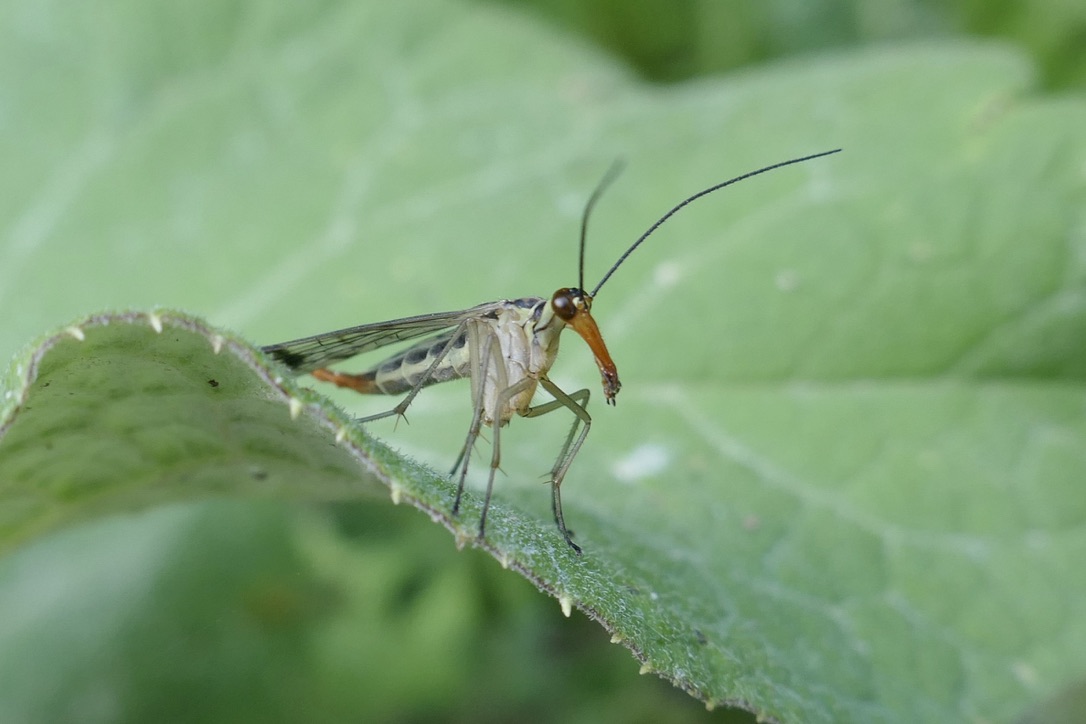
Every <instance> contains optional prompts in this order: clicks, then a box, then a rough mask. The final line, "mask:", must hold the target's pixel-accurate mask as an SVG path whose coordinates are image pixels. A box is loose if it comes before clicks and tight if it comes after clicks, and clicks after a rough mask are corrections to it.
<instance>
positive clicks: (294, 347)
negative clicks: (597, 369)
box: [262, 302, 503, 374]
mask: <svg viewBox="0 0 1086 724" xmlns="http://www.w3.org/2000/svg"><path fill="white" fill-rule="evenodd" d="M502 304H503V302H487V303H486V304H480V305H478V306H475V307H472V308H471V309H461V310H458V311H455V312H437V313H434V314H421V315H419V316H417V317H404V318H403V319H393V320H390V321H388V322H375V323H373V324H362V325H359V326H357V327H349V328H347V329H340V330H337V331H335V332H325V333H324V334H317V335H314V336H312V337H303V338H302V339H295V340H292V341H290V342H282V343H280V344H272V345H268V346H267V347H263V348H262V349H263V351H264V353H265V354H268V355H270V356H272V357H274V358H275V359H277V360H279V361H280V362H282V363H283V364H285V365H286V366H288V367H290V368H291V369H292V370H294V371H295V372H297V373H298V374H305V373H307V372H312V371H313V370H316V369H320V368H322V367H327V366H328V365H330V364H333V363H335V362H340V361H342V360H345V359H349V358H351V357H355V356H357V355H360V354H363V353H364V352H370V351H372V350H375V349H379V348H381V347H384V346H386V345H390V344H395V343H397V342H403V341H406V340H409V339H415V338H417V337H423V336H425V335H427V334H433V333H436V332H440V331H441V330H443V329H449V328H451V327H455V326H456V325H458V324H460V322H462V321H464V320H465V319H471V318H474V317H479V316H482V315H485V314H488V313H491V312H494V311H495V310H497V309H499V308H500V307H501V306H502Z"/></svg>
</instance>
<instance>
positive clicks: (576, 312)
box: [263, 149, 841, 554]
mask: <svg viewBox="0 0 1086 724" xmlns="http://www.w3.org/2000/svg"><path fill="white" fill-rule="evenodd" d="M840 150H841V149H835V150H833V151H824V152H822V153H817V154H813V155H810V156H803V157H802V158H793V159H791V160H788V161H782V162H780V163H775V164H773V165H771V166H766V167H764V168H760V169H758V170H757V171H750V172H748V173H745V174H743V175H741V176H737V177H735V178H733V179H729V180H728V181H724V182H721V183H718V184H716V185H715V186H710V187H709V188H707V189H704V190H702V191H699V192H698V193H696V194H694V195H693V196H690V197H688V198H686V199H685V200H683V201H682V202H680V203H678V204H676V205H675V206H674V207H673V208H672V209H671V210H670V211H668V212H667V213H666V214H664V215H663V216H661V217H660V218H659V219H658V220H657V221H656V223H654V224H653V225H652V226H650V227H649V229H648V230H647V231H646V232H645V233H644V234H642V235H641V236H640V237H639V238H638V239H637V241H635V242H634V243H633V244H632V245H630V247H629V248H628V249H627V250H626V251H625V252H624V253H623V254H622V256H620V257H619V258H618V261H616V262H615V263H614V265H612V266H611V268H610V269H609V270H608V271H607V273H606V274H604V275H603V278H602V279H601V280H600V281H599V283H598V284H596V286H595V288H594V289H593V290H592V291H591V292H589V291H585V286H584V258H585V238H586V236H587V230H588V218H589V215H590V214H591V212H592V208H593V206H595V204H596V201H597V200H598V199H599V197H600V195H601V194H602V193H603V191H604V190H605V189H606V187H607V186H608V185H609V184H610V183H611V181H613V180H614V178H615V176H616V175H617V172H618V164H615V165H614V166H612V168H611V169H610V170H609V171H608V172H607V174H606V175H605V176H604V178H603V180H602V181H601V182H600V183H599V185H598V186H597V187H596V189H595V191H593V193H592V195H591V196H590V197H589V199H588V203H587V204H586V205H585V209H584V214H583V215H582V217H581V239H580V255H579V269H578V282H577V286H576V287H565V288H562V289H559V290H558V291H556V292H555V293H554V294H553V295H551V297H550V298H549V299H545V298H543V297H523V298H521V299H513V300H504V299H503V300H501V301H497V302H486V303H484V304H479V305H478V306H475V307H471V308H470V309H464V310H460V311H454V312H438V313H436V314H423V315H419V316H417V317H405V318H403V319H393V320H391V321H388V322H377V323H376V324H363V325H361V326H358V327H351V328H349V329H341V330H339V331H336V332H327V333H325V334H318V335H315V336H313V337H305V338H303V339H297V340H294V341H291V342H283V343H282V344H273V345H270V346H268V347H264V348H263V350H264V352H265V353H267V354H268V355H270V356H271V357H273V358H274V359H276V360H278V361H280V362H282V363H283V364H285V365H286V366H287V367H289V368H290V369H291V371H292V372H293V373H295V374H306V373H308V374H310V375H312V376H313V377H315V378H316V379H318V380H321V381H324V382H331V383H332V384H334V385H338V386H339V387H346V388H349V389H352V390H354V391H356V392H360V393H363V394H379V395H399V394H404V398H403V399H402V400H401V401H400V403H399V404H398V405H396V406H395V407H393V408H392V409H391V410H387V411H385V412H381V413H378V414H376V415H370V416H368V417H362V418H360V419H359V420H358V422H360V423H366V422H372V421H374V420H379V419H382V418H385V417H392V416H397V417H402V416H403V415H404V413H405V412H406V411H407V408H408V407H409V406H410V405H411V401H412V400H414V399H415V396H416V395H417V394H418V393H419V391H421V390H422V388H424V387H426V386H428V385H434V384H437V383H439V382H446V381H448V380H454V379H460V378H463V377H467V378H469V379H470V380H471V396H472V410H473V415H472V419H471V425H470V426H469V428H468V434H467V439H466V440H465V441H464V446H463V448H461V450H460V455H459V456H458V457H457V459H456V463H455V464H454V465H453V467H452V470H451V472H450V475H455V474H456V473H457V469H458V468H459V482H458V484H457V488H456V498H455V501H454V502H453V508H452V510H453V514H456V513H458V512H459V510H460V501H461V498H462V496H463V494H464V480H465V478H466V476H467V472H468V462H469V459H470V457H471V451H472V450H473V449H474V446H475V441H476V440H477V439H478V437H479V432H480V429H481V428H482V427H483V426H484V425H485V426H488V427H491V428H493V436H494V440H493V444H492V446H491V456H490V474H489V477H488V479H487V484H486V497H485V498H484V499H483V511H482V513H481V516H480V519H479V538H480V539H482V538H483V536H484V533H485V530H486V514H487V510H488V508H489V506H490V496H491V492H492V491H493V488H494V474H495V472H496V471H497V470H498V465H499V463H500V460H501V446H500V436H501V428H502V427H503V426H504V425H506V424H507V423H508V422H509V421H510V420H511V419H512V418H513V416H514V415H519V416H521V417H539V416H540V415H545V414H547V413H548V412H552V411H554V410H558V409H562V408H565V409H567V410H569V411H570V412H571V413H572V414H573V425H572V427H570V430H569V434H568V435H566V439H565V442H564V443H563V444H562V447H561V450H560V451H559V453H558V458H557V460H555V463H554V467H552V468H551V471H550V485H551V492H552V496H551V505H552V510H553V513H554V521H555V523H556V524H557V525H558V530H559V531H560V532H561V533H562V537H563V538H564V539H565V541H566V543H568V544H569V546H570V547H571V548H572V549H573V550H574V551H576V553H577V554H580V553H581V548H580V546H578V545H577V544H576V543H574V542H573V538H572V534H571V533H570V531H569V529H568V528H567V527H566V524H565V520H564V519H563V517H562V499H561V487H562V480H563V479H564V478H565V477H566V472H567V471H568V470H569V466H570V463H572V462H573V459H574V458H575V457H576V456H577V452H578V451H579V450H580V449H581V445H582V444H583V443H584V441H585V437H587V435H588V430H589V428H590V427H591V424H592V418H591V417H590V416H589V414H588V411H587V409H586V408H587V406H588V396H589V391H588V389H587V388H586V389H583V390H578V391H576V392H573V393H567V392H564V391H563V390H562V389H561V388H559V387H558V385H556V384H555V383H554V382H552V381H551V380H550V378H549V377H548V376H547V373H548V372H549V371H550V368H551V365H553V364H554V360H555V358H556V357H557V355H558V338H559V337H560V336H561V333H562V330H564V329H565V328H566V327H570V328H572V329H573V331H574V332H576V333H577V334H578V335H580V337H581V338H582V339H584V341H585V342H586V343H587V344H588V346H589V348H590V349H591V351H592V354H593V355H594V356H595V358H596V365H597V367H599V372H600V377H601V379H602V383H603V396H604V399H605V400H606V401H607V404H609V405H613V404H615V396H616V395H618V391H619V389H620V388H621V386H622V385H621V383H620V382H619V379H618V369H617V368H616V367H615V363H614V361H613V360H612V359H611V355H610V353H609V352H608V351H607V345H606V344H604V341H603V336H602V335H601V334H600V330H599V328H598V327H597V326H596V321H595V319H593V318H592V304H593V301H594V300H595V298H596V295H597V294H599V291H600V289H601V288H602V287H603V285H604V284H606V283H607V280H608V279H610V278H611V275H612V274H614V273H615V271H616V270H617V269H618V268H619V267H620V266H621V265H622V263H623V262H625V261H626V259H627V258H628V257H629V256H630V254H632V253H633V252H634V251H635V250H636V249H637V247H639V246H640V245H641V244H642V243H643V242H644V241H645V240H646V239H647V238H648V237H649V236H650V235H651V234H652V233H653V232H655V231H656V230H657V229H658V228H659V227H660V225H661V224H663V223H664V222H665V221H667V220H668V219H670V218H671V217H672V216H673V215H674V214H676V213H677V212H678V211H679V210H680V209H682V208H683V207H684V206H686V205H687V204H689V203H691V202H693V201H696V200H697V199H700V198H701V197H702V196H706V195H707V194H710V193H712V192H714V191H717V190H719V189H722V188H724V187H725V186H730V185H732V184H734V183H737V182H739V181H743V180H745V179H748V178H750V177H752V176H757V175H759V174H763V173H766V172H768V171H773V170H775V169H778V168H781V167H783V166H790V165H792V164H796V163H802V162H804V161H810V160H812V159H815V158H820V157H822V156H828V155H830V154H832V153H837V152H838V151H840ZM419 337H425V339H422V340H421V341H418V342H416V343H415V344H413V345H411V346H409V347H407V348H406V349H404V350H402V351H400V352H398V353H397V354H394V355H392V356H391V357H389V358H387V359H386V360H385V361H383V362H381V363H380V364H378V365H376V366H375V367H373V368H371V369H370V370H368V371H366V372H362V373H359V374H351V373H346V372H335V371H332V370H330V369H328V366H329V365H331V364H333V363H335V362H340V361H342V360H345V359H348V358H351V357H354V356H356V355H359V354H362V353H364V352H369V351H371V350H375V349H378V348H381V347H384V346H386V345H390V344H394V343H397V342H404V341H407V340H412V339H417V338H419ZM539 387H542V388H543V389H544V390H546V391H547V392H548V393H549V394H550V395H551V397H552V398H553V399H552V400H550V401H549V402H544V403H542V404H539V405H533V404H532V399H533V396H534V395H535V393H536V390H537V388H539ZM405 393H406V394H405Z"/></svg>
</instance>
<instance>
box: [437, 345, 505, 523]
mask: <svg viewBox="0 0 1086 724" xmlns="http://www.w3.org/2000/svg"><path fill="white" fill-rule="evenodd" d="M483 333H485V334H486V339H485V341H482V340H480V336H481V334H483ZM465 334H467V340H468V371H469V372H468V376H469V377H470V378H471V381H472V388H473V391H474V393H475V395H474V399H473V400H472V410H473V412H472V417H471V425H469V426H468V437H467V440H465V441H464V447H462V448H461V449H460V454H459V455H458V456H457V457H456V462H455V463H453V466H452V470H451V471H449V475H454V474H455V473H456V469H457V468H460V482H459V484H458V485H457V488H456V500H455V502H453V509H452V512H453V515H456V514H457V513H459V512H460V498H461V497H462V496H463V494H464V479H465V478H466V477H467V475H468V464H469V463H470V462H471V451H472V450H473V449H474V448H475V441H476V440H477V439H479V430H480V429H481V428H482V425H483V412H484V410H483V407H484V405H485V404H486V379H487V368H488V366H489V364H490V362H491V360H492V359H493V353H492V352H491V350H492V349H493V348H494V346H495V345H497V347H498V348H499V357H500V347H501V345H500V344H499V343H498V340H497V338H496V337H495V336H494V334H493V333H492V332H491V331H490V330H489V329H488V328H487V327H485V326H484V325H479V324H469V325H468V327H467V330H466V331H465ZM498 362H499V364H500V363H501V360H500V359H499V360H498ZM461 463H463V467H461Z"/></svg>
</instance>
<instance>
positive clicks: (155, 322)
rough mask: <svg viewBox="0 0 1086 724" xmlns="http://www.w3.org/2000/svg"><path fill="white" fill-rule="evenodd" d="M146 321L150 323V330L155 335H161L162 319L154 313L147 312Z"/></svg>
mask: <svg viewBox="0 0 1086 724" xmlns="http://www.w3.org/2000/svg"><path fill="white" fill-rule="evenodd" d="M147 321H148V322H150V323H151V329H153V330H155V334H162V317H160V316H158V314H157V313H156V312H148V313H147Z"/></svg>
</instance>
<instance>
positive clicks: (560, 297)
mask: <svg viewBox="0 0 1086 724" xmlns="http://www.w3.org/2000/svg"><path fill="white" fill-rule="evenodd" d="M574 291H575V290H573V289H559V290H558V291H557V292H555V293H554V296H553V297H551V309H553V310H554V314H555V316H556V317H558V318H559V319H561V320H562V321H564V322H568V321H569V320H571V319H573V318H574V317H575V316H576V315H577V302H576V301H574Z"/></svg>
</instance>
